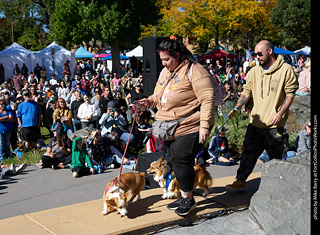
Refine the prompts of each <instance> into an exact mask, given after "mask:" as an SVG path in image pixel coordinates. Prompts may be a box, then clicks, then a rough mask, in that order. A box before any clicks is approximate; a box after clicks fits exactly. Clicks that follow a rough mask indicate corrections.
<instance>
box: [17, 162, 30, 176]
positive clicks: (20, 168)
mask: <svg viewBox="0 0 320 235" xmlns="http://www.w3.org/2000/svg"><path fill="white" fill-rule="evenodd" d="M26 168H27V163H22V164H20V165H19V166H17V167H16V171H17V174H19V173H21V172H22V171H23V170H24V169H26Z"/></svg>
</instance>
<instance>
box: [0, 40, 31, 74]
mask: <svg viewBox="0 0 320 235" xmlns="http://www.w3.org/2000/svg"><path fill="white" fill-rule="evenodd" d="M0 63H2V64H3V67H4V74H5V80H7V79H8V78H10V77H12V76H13V75H14V74H13V69H14V68H15V67H16V66H15V65H16V64H18V66H19V68H20V69H21V68H22V64H23V63H25V64H26V66H27V67H28V69H29V72H31V71H33V57H32V51H29V50H27V49H26V48H24V47H22V46H20V45H19V44H18V43H16V42H14V43H12V44H11V45H10V46H8V47H7V48H5V49H4V50H2V51H0Z"/></svg>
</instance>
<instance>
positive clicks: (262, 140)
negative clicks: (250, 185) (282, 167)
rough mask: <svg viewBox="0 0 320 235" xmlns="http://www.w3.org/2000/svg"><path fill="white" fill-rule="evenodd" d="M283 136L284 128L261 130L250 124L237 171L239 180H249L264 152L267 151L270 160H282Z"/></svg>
mask: <svg viewBox="0 0 320 235" xmlns="http://www.w3.org/2000/svg"><path fill="white" fill-rule="evenodd" d="M282 136H283V127H280V128H268V129H261V128H257V127H254V126H252V125H251V124H249V125H248V128H247V132H246V136H245V139H244V141H243V152H242V157H241V162H240V166H239V169H238V171H237V179H241V180H243V181H244V180H246V179H247V178H248V176H249V175H250V174H251V173H252V171H253V168H254V166H255V165H256V162H257V160H258V158H259V156H260V155H261V154H262V152H263V150H266V152H267V154H268V156H269V158H270V160H272V159H274V158H275V159H282V154H283V150H284V145H283V137H282Z"/></svg>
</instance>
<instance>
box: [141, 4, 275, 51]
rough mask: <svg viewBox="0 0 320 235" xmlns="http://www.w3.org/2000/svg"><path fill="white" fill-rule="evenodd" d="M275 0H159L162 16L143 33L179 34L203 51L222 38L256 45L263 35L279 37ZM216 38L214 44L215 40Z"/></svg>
mask: <svg viewBox="0 0 320 235" xmlns="http://www.w3.org/2000/svg"><path fill="white" fill-rule="evenodd" d="M275 2H276V0H259V1H256V0H166V1H163V0H158V1H157V2H156V4H157V6H158V7H159V8H160V20H159V21H158V23H157V25H146V26H143V32H142V37H146V36H149V37H150V36H154V32H155V35H156V36H168V35H170V34H178V35H181V36H183V37H187V36H188V38H189V39H191V41H192V42H196V44H197V45H198V52H199V53H203V52H206V51H207V50H208V48H209V47H210V46H211V47H214V46H216V45H218V44H219V42H224V43H229V44H231V45H233V46H234V47H238V46H240V47H242V48H248V49H249V50H252V49H253V46H254V43H255V42H256V41H258V40H260V39H262V38H276V35H277V33H276V30H275V29H274V27H273V26H272V25H271V23H270V20H269V19H270V13H271V11H272V8H273V7H274V6H275ZM212 42H214V44H213V43H212Z"/></svg>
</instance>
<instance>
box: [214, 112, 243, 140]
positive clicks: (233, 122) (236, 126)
mask: <svg viewBox="0 0 320 235" xmlns="http://www.w3.org/2000/svg"><path fill="white" fill-rule="evenodd" d="M233 111H236V112H237V114H236V115H235V116H234V117H233V116H232V115H231V117H229V118H228V119H227V121H225V122H224V123H223V124H222V125H221V126H220V128H219V129H218V130H216V131H215V132H214V133H213V134H212V135H210V136H209V138H208V139H210V138H211V137H212V136H214V135H216V134H217V133H218V132H219V131H220V130H221V129H222V127H224V126H225V125H226V124H227V123H228V122H229V121H231V124H232V126H233V129H234V130H235V131H236V132H237V131H238V128H239V121H240V113H239V111H238V110H237V109H233ZM234 119H235V120H234Z"/></svg>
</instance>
